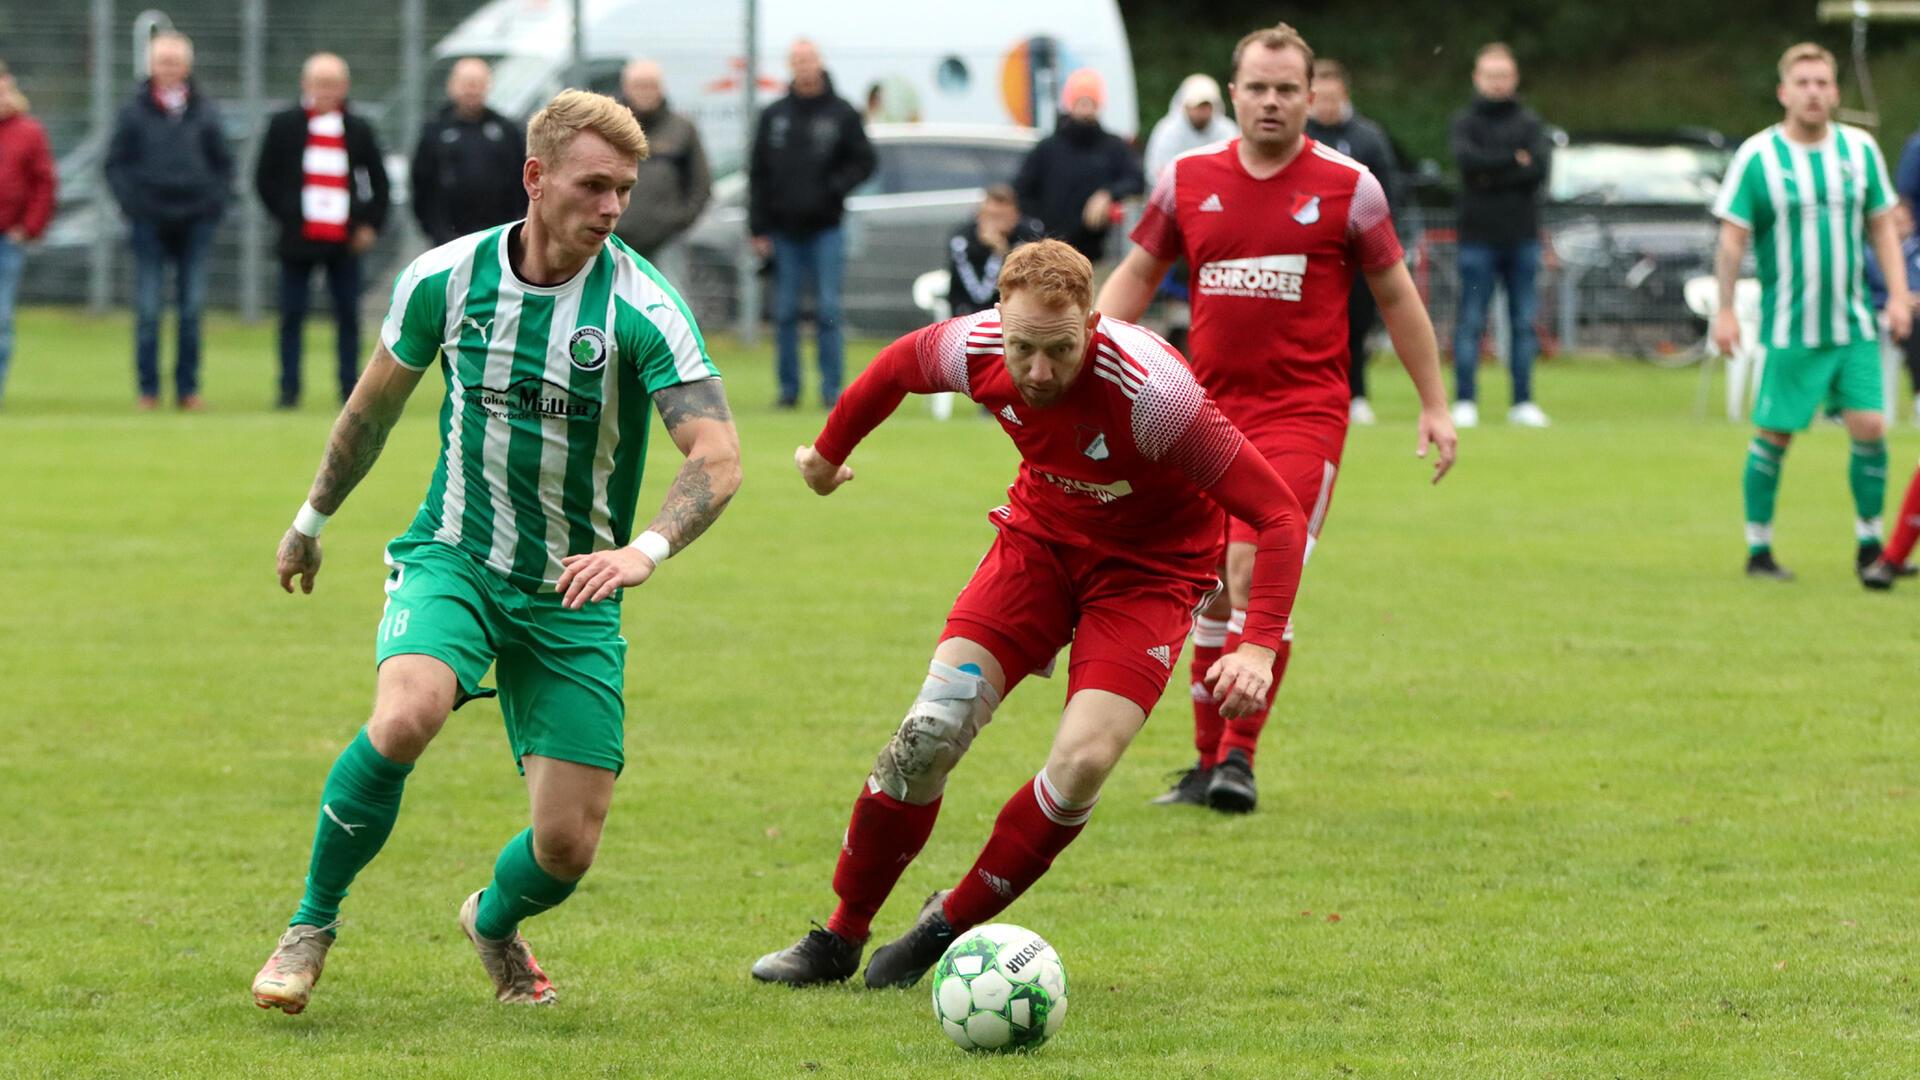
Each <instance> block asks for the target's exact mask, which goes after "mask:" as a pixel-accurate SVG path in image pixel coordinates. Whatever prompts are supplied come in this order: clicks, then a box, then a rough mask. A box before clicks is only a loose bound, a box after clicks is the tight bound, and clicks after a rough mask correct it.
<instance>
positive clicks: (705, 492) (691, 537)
mask: <svg viewBox="0 0 1920 1080" xmlns="http://www.w3.org/2000/svg"><path fill="white" fill-rule="evenodd" d="M722 407H724V403H722ZM715 471H718V468H717V466H716V467H712V468H710V467H709V465H708V462H707V459H706V458H704V457H690V458H688V459H687V462H686V464H684V465H682V466H680V475H678V476H676V477H674V478H673V486H672V487H671V488H668V489H667V498H666V501H665V502H663V503H661V504H660V512H659V513H658V514H656V515H654V518H653V523H652V524H651V525H648V526H647V527H648V528H649V529H652V530H653V531H654V532H657V533H659V534H660V535H661V536H664V537H666V538H667V542H668V543H670V544H672V545H673V550H674V552H676V553H678V552H679V551H681V550H682V549H684V548H685V547H686V546H687V545H688V544H691V543H693V542H694V541H695V540H698V539H699V538H700V534H701V533H704V532H706V531H707V529H708V528H709V527H710V526H712V524H713V523H714V521H715V520H717V519H718V518H719V517H720V511H722V510H725V509H726V508H727V503H728V502H729V501H731V500H732V499H733V492H732V491H730V490H729V491H725V492H720V493H716V492H715V491H714V476H713V475H712V473H713V472H715ZM723 483H724V481H723Z"/></svg>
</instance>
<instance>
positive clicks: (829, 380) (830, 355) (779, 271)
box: [773, 225, 847, 405]
mask: <svg viewBox="0 0 1920 1080" xmlns="http://www.w3.org/2000/svg"><path fill="white" fill-rule="evenodd" d="M846 269H847V268H846V249H845V246H844V244H843V243H842V238H841V235H840V227H839V226H838V225H836V226H834V227H833V228H831V229H821V230H820V231H819V232H816V233H790V232H776V233H774V234H773V326H774V335H773V348H774V359H775V361H776V365H777V367H778V370H779V373H780V400H781V402H782V403H784V404H792V403H794V402H797V401H799V400H800V290H801V289H802V288H803V287H805V286H806V285H807V283H808V282H811V284H812V289H813V325H814V330H815V332H816V333H818V335H819V351H820V356H819V360H820V400H821V401H822V402H824V403H825V404H828V405H831V404H833V403H834V401H836V400H837V399H838V398H839V397H840V371H841V368H842V366H843V357H844V354H845V352H846V339H845V335H844V333H843V332H842V331H841V328H840V283H841V280H842V279H843V278H844V277H845V276H846Z"/></svg>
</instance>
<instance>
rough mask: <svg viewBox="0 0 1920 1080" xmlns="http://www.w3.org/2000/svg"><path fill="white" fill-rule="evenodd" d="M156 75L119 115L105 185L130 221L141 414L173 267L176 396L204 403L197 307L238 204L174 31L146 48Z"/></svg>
mask: <svg viewBox="0 0 1920 1080" xmlns="http://www.w3.org/2000/svg"><path fill="white" fill-rule="evenodd" d="M147 70H148V72H149V76H148V78H147V81H146V82H143V83H141V84H140V88H139V89H138V90H136V91H134V95H133V98H132V100H130V101H128V102H127V103H126V104H125V105H122V106H121V107H120V115H119V117H118V118H117V119H116V120H115V121H114V127H113V139H112V141H111V142H110V143H109V144H108V146H107V161H106V174H107V186H108V187H109V188H111V189H112V190H113V198H114V201H115V202H117V203H119V204H120V210H121V212H122V213H124V214H126V215H127V224H128V240H129V242H130V246H131V247H132V248H133V310H134V320H133V357H134V370H135V372H136V373H137V378H138V382H139V393H140V407H141V408H142V409H152V408H156V407H158V406H159V404H160V315H161V309H162V307H164V305H165V299H164V294H165V285H166V274H167V264H168V263H172V264H173V266H174V277H175V280H176V283H177V284H176V287H177V288H178V290H179V297H180V312H179V326H178V328H177V341H178V355H177V356H176V357H175V359H174V368H173V388H174V394H175V400H176V401H177V402H178V404H179V406H180V407H181V408H182V409H198V408H200V406H201V402H200V309H201V307H202V306H203V305H204V304H205V302H206V297H207V254H208V252H210V251H211V250H212V249H213V234H214V230H215V229H216V228H218V227H219V224H220V217H221V215H222V214H224V213H226V209H227V202H228V200H230V199H231V198H232V197H233V155H232V153H231V152H229V150H228V149H227V136H226V133H225V132H224V131H222V130H221V128H220V112H219V110H218V109H216V108H214V105H213V102H212V101H211V100H209V99H208V98H206V97H205V96H204V95H202V94H201V93H200V90H199V88H198V87H196V86H194V84H193V79H192V75H193V42H191V41H189V40H187V37H186V35H184V34H178V33H174V32H172V31H168V32H166V33H162V34H156V35H155V36H154V38H153V41H152V43H151V44H149V45H148V47H147Z"/></svg>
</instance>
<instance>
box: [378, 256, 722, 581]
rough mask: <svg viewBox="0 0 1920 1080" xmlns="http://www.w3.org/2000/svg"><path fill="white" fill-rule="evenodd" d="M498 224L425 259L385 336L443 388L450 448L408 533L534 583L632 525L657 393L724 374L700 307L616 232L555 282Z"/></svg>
mask: <svg viewBox="0 0 1920 1080" xmlns="http://www.w3.org/2000/svg"><path fill="white" fill-rule="evenodd" d="M518 227H519V226H518V225H517V224H516V225H512V226H508V225H502V226H499V227H497V228H493V229H489V230H487V231H485V232H480V233H474V234H473V235H471V236H464V237H461V238H460V239H458V240H455V241H453V242H452V243H449V244H445V245H443V246H441V247H437V248H435V249H433V250H432V251H429V252H427V253H426V254H424V255H422V256H420V257H419V258H417V259H415V260H414V261H413V262H412V264H411V265H409V266H408V267H407V268H406V270H404V271H403V272H402V273H401V274H400V277H399V280H398V281H397V282H396V283H395V284H394V289H393V306H392V307H391V308H390V309H389V310H388V312H387V318H386V322H385V323H384V324H383V325H382V327H381V331H380V340H381V341H382V342H383V343H384V344H385V345H386V347H387V349H388V351H390V352H392V353H393V356H394V359H396V360H398V361H399V362H400V363H402V364H404V365H406V366H407V367H409V368H412V369H414V370H416V371H424V370H425V369H426V368H427V366H428V365H430V364H432V363H433V360H434V357H435V355H436V354H437V355H438V356H439V357H440V360H441V365H440V367H441V372H442V374H443V375H444V376H445V379H446V386H447V396H446V400H445V401H444V402H443V403H442V404H441V406H440V460H439V462H438V464H436V465H435V466H434V469H433V482H432V485H431V486H430V487H429V488H428V489H427V497H426V501H424V502H423V503H421V504H420V512H419V514H417V515H416V516H415V517H414V519H413V524H412V525H411V526H409V527H408V529H407V531H406V533H405V534H403V535H402V536H401V537H400V539H402V540H434V541H439V542H442V543H447V544H452V545H454V546H455V547H458V548H459V549H460V550H462V551H464V552H466V553H467V554H469V555H471V556H473V557H474V558H475V559H478V560H479V561H480V562H482V563H484V564H486V565H487V566H488V567H489V568H491V569H493V570H494V571H496V572H498V573H500V574H502V575H505V576H506V577H507V579H508V580H509V581H511V582H512V583H513V584H514V585H516V586H518V587H520V588H522V589H526V590H528V591H535V592H537V591H541V590H551V589H552V588H553V585H554V582H555V581H557V580H558V579H559V576H560V570H561V566H560V560H561V558H562V557H563V556H566V555H574V554H582V553H585V552H591V551H600V550H604V549H607V548H613V547H618V546H620V545H621V544H625V543H627V541H628V540H629V538H630V537H631V536H632V533H633V510H634V502H635V500H636V499H637V498H638V496H639V493H640V472H641V467H642V466H643V464H644V463H645V461H646V456H647V432H648V426H649V425H648V420H649V414H650V413H651V411H652V410H651V398H650V397H649V395H651V394H652V393H653V392H654V391H656V390H660V389H662V388H663V387H668V386H675V385H678V384H680V383H687V382H696V381H698V380H701V379H712V378H718V377H719V374H720V372H719V371H718V370H717V369H716V368H715V367H714V366H713V361H712V360H711V359H710V358H709V357H708V356H707V348H706V343H705V341H704V340H703V339H702V338H701V336H700V328H699V327H698V326H696V325H695V324H694V321H693V316H692V314H690V313H689V312H688V311H687V306H686V304H685V302H684V301H682V300H681V299H680V294H679V293H678V292H676V291H675V290H674V288H673V287H672V286H671V285H668V284H667V282H666V280H665V279H664V278H662V277H661V276H660V273H659V271H657V270H655V269H654V268H653V267H652V266H651V265H650V264H649V263H648V262H647V261H646V260H645V259H642V258H641V257H640V256H639V255H638V254H636V253H635V252H634V251H633V249H632V248H630V247H628V246H626V245H625V244H623V243H621V242H620V241H619V240H618V239H617V238H614V239H609V240H608V241H607V243H606V246H604V247H603V248H602V249H601V250H600V254H599V255H597V256H595V257H594V259H593V260H592V261H591V262H589V263H587V265H586V266H585V267H583V268H581V270H580V272H579V273H578V274H575V275H574V276H573V278H572V280H570V281H567V282H566V283H564V284H561V285H556V286H553V287H551V288H543V287H541V286H537V285H529V284H527V283H526V282H523V281H521V280H520V279H519V278H518V277H517V276H516V275H515V274H514V272H513V267H512V265H511V263H510V261H509V259H508V257H507V246H508V245H507V234H508V231H509V230H510V229H513V228H518Z"/></svg>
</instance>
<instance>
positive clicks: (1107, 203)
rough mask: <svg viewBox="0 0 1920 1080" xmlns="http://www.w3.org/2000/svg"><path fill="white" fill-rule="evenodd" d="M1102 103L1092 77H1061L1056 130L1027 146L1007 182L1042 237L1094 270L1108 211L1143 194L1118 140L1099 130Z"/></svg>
mask: <svg viewBox="0 0 1920 1080" xmlns="http://www.w3.org/2000/svg"><path fill="white" fill-rule="evenodd" d="M1106 103H1107V87H1106V83H1105V82H1104V81H1102V80H1101V78H1100V73H1099V72H1097V71H1094V70H1093V69H1092V68H1081V69H1080V70H1078V71H1076V72H1074V73H1073V74H1071V75H1069V76H1067V81H1066V85H1065V86H1064V87H1063V88H1062V90H1061V92H1060V111H1061V114H1062V115H1061V117H1060V123H1059V125H1058V126H1056V127H1055V128H1054V131H1053V134H1051V135H1049V136H1047V137H1046V138H1044V139H1041V140H1040V141H1039V142H1037V143H1035V144H1034V146H1033V149H1032V150H1031V151H1029V152H1028V154H1027V157H1026V160H1024V161H1022V162H1021V163H1020V174H1019V176H1017V177H1015V179H1014V181H1013V190H1014V194H1016V195H1017V196H1019V198H1020V205H1021V207H1023V208H1024V209H1025V210H1026V211H1027V212H1028V213H1031V214H1033V215H1034V216H1035V217H1037V218H1039V219H1040V223H1041V225H1042V226H1044V227H1045V228H1046V230H1047V235H1048V236H1053V237H1058V238H1059V239H1061V240H1065V241H1066V242H1067V243H1069V244H1072V245H1073V246H1074V248H1075V250H1077V251H1079V252H1080V254H1082V255H1085V256H1086V257H1087V259H1088V260H1089V261H1091V262H1094V263H1096V264H1097V263H1099V262H1100V261H1101V260H1102V258H1104V256H1105V255H1106V248H1107V232H1108V230H1110V229H1112V228H1113V223H1114V220H1115V215H1114V204H1116V203H1118V202H1119V201H1120V200H1122V199H1127V198H1131V197H1133V196H1135V195H1138V194H1140V193H1141V192H1142V191H1144V190H1145V189H1146V179H1145V177H1144V176H1143V175H1142V174H1141V172H1140V165H1139V163H1138V162H1136V161H1134V160H1133V151H1132V150H1131V149H1129V148H1128V147H1127V143H1126V140H1124V139H1122V138H1121V137H1120V136H1118V135H1115V134H1114V133H1112V132H1110V131H1108V130H1107V129H1106V128H1104V127H1101V126H1100V110H1101V109H1103V108H1105V107H1106Z"/></svg>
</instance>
